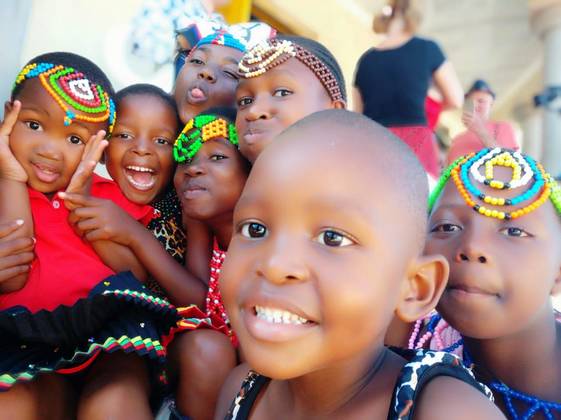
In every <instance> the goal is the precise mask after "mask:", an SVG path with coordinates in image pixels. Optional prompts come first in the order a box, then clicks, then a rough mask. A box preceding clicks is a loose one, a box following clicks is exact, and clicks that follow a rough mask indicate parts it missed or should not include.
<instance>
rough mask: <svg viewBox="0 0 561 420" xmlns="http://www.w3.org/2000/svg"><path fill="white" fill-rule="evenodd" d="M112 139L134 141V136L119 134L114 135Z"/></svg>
mask: <svg viewBox="0 0 561 420" xmlns="http://www.w3.org/2000/svg"><path fill="white" fill-rule="evenodd" d="M111 137H117V138H118V139H123V140H130V139H132V136H131V135H130V134H127V133H117V134H113V135H112V136H111Z"/></svg>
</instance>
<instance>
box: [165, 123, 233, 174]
mask: <svg viewBox="0 0 561 420" xmlns="http://www.w3.org/2000/svg"><path fill="white" fill-rule="evenodd" d="M217 138H222V139H225V140H228V141H229V142H230V143H232V144H233V145H234V146H236V147H238V133H237V132H236V126H235V125H234V124H232V123H231V122H229V121H227V120H225V119H224V118H221V117H219V116H216V115H206V114H203V115H199V116H197V117H195V118H193V119H191V120H189V121H188V122H187V124H186V125H185V128H184V129H183V131H182V132H181V134H179V136H178V137H177V139H176V140H175V144H174V145H173V158H174V159H175V161H176V162H177V163H185V162H189V161H190V160H191V159H193V157H195V155H196V154H197V152H198V151H199V149H200V148H201V147H202V145H203V143H204V142H206V141H209V140H212V139H217Z"/></svg>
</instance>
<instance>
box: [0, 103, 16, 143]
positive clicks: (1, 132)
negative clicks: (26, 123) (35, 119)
mask: <svg viewBox="0 0 561 420" xmlns="http://www.w3.org/2000/svg"><path fill="white" fill-rule="evenodd" d="M20 110H21V102H20V101H18V100H15V101H14V102H13V103H11V104H10V103H8V102H6V104H5V105H4V121H2V124H0V138H1V139H2V140H3V141H5V142H6V143H7V140H8V137H9V136H10V134H11V133H12V129H13V128H14V125H15V124H16V121H17V120H18V115H19V111H20Z"/></svg>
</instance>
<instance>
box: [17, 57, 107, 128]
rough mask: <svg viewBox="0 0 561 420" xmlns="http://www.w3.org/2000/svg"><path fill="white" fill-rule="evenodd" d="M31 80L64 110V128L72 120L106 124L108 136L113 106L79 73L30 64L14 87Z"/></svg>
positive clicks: (102, 92) (55, 66) (99, 90)
mask: <svg viewBox="0 0 561 420" xmlns="http://www.w3.org/2000/svg"><path fill="white" fill-rule="evenodd" d="M35 77H38V78H39V80H40V82H41V85H42V86H43V88H44V89H45V90H46V91H47V92H48V93H49V95H51V96H52V98H53V99H54V100H55V101H56V103H57V104H58V105H59V106H60V107H61V108H62V110H63V111H64V113H65V116H64V125H66V126H68V125H70V124H72V121H73V120H81V121H86V122H92V123H96V122H103V121H109V128H108V130H107V133H108V135H110V134H111V133H112V131H113V127H114V125H115V119H116V111H115V104H114V103H113V100H112V99H111V98H110V97H109V95H108V93H107V92H106V91H105V90H104V89H103V88H102V87H101V86H100V85H98V84H96V83H93V82H91V81H90V80H88V79H87V78H86V76H85V75H84V74H83V73H81V72H78V71H76V70H74V69H73V68H72V67H65V66H62V65H55V64H51V63H32V64H28V65H26V66H25V67H24V68H23V70H22V71H21V72H20V73H19V74H18V76H17V77H16V81H15V83H14V88H15V87H16V86H18V85H20V84H21V83H23V82H24V81H25V80H27V79H32V78H35ZM70 108H73V110H72V109H70ZM76 111H80V112H83V113H85V114H101V115H99V116H96V117H94V116H91V115H83V114H78V113H77V112H76Z"/></svg>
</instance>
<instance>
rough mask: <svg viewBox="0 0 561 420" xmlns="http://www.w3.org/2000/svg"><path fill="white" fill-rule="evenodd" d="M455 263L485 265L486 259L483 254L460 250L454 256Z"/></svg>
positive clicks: (471, 250)
mask: <svg viewBox="0 0 561 420" xmlns="http://www.w3.org/2000/svg"><path fill="white" fill-rule="evenodd" d="M456 262H479V263H481V264H486V263H487V262H488V258H487V256H486V255H484V253H483V252H477V251H474V250H473V249H462V250H460V251H459V252H458V253H457V254H456Z"/></svg>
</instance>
